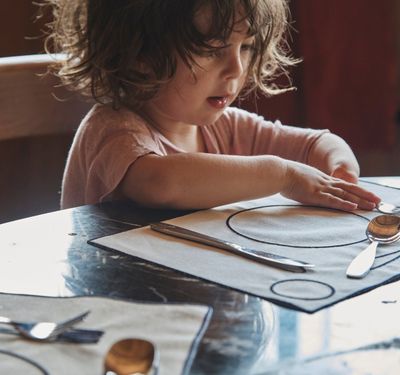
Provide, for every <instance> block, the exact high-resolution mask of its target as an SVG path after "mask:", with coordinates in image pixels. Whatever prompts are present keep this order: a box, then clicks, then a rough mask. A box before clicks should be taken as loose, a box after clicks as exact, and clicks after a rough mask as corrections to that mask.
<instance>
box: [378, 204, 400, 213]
mask: <svg viewBox="0 0 400 375" xmlns="http://www.w3.org/2000/svg"><path fill="white" fill-rule="evenodd" d="M377 210H378V211H380V212H382V213H384V214H398V213H400V206H395V205H394V204H391V203H385V202H380V203H379V204H378V207H377Z"/></svg>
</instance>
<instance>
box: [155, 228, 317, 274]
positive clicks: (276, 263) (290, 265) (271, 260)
mask: <svg viewBox="0 0 400 375" xmlns="http://www.w3.org/2000/svg"><path fill="white" fill-rule="evenodd" d="M150 228H151V229H152V230H154V231H156V232H161V233H164V234H168V235H170V236H173V237H179V238H183V239H185V240H189V241H194V242H198V243H201V244H205V245H209V246H214V247H218V248H220V249H223V250H227V251H230V252H232V253H234V254H236V255H240V256H242V257H245V258H248V259H252V260H254V261H256V262H260V263H264V264H266V265H268V266H271V267H276V268H282V269H284V270H287V271H291V272H306V270H307V269H309V268H313V267H315V265H314V264H310V263H306V262H302V261H300V260H295V259H290V258H286V257H283V256H280V255H276V254H270V253H266V252H265V251H260V250H254V249H249V248H246V247H244V246H241V245H238V244H235V243H232V242H228V241H224V240H220V239H218V238H215V237H211V236H207V235H205V234H202V233H198V232H195V231H192V230H189V229H186V228H182V227H179V226H177V225H171V224H167V223H152V224H150Z"/></svg>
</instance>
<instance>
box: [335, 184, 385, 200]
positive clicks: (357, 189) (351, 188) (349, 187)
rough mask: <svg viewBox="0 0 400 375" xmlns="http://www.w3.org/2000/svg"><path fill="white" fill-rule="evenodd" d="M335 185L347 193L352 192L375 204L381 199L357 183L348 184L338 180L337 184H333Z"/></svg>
mask: <svg viewBox="0 0 400 375" xmlns="http://www.w3.org/2000/svg"><path fill="white" fill-rule="evenodd" d="M335 186H336V187H338V188H341V189H343V190H345V191H347V192H349V193H352V194H354V195H356V196H358V197H360V198H362V199H363V200H365V201H369V202H373V203H375V204H378V203H379V202H380V201H381V198H379V197H378V196H377V195H376V194H374V193H373V192H371V191H369V190H365V189H364V188H362V187H361V186H359V185H355V184H349V183H346V182H344V181H343V182H338V183H337V184H335Z"/></svg>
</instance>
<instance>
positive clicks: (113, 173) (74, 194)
mask: <svg viewBox="0 0 400 375" xmlns="http://www.w3.org/2000/svg"><path fill="white" fill-rule="evenodd" d="M149 153H155V154H160V155H162V154H165V150H164V149H163V146H162V144H161V143H160V142H159V140H158V139H157V137H156V136H155V134H153V133H152V131H151V129H150V128H149V127H148V126H147V124H146V123H145V122H144V121H143V120H142V119H141V118H140V117H138V116H137V115H135V114H133V113H132V112H129V111H127V110H119V111H115V110H113V109H112V108H109V107H101V106H98V107H95V108H94V109H93V110H92V112H91V113H89V114H88V116H87V117H86V118H85V119H84V120H83V121H82V124H81V125H80V127H79V129H78V132H77V134H76V136H75V139H74V141H73V144H72V147H71V150H70V153H69V156H68V160H67V165H66V168H65V171H64V178H63V185H62V196H61V206H62V207H63V208H67V207H74V206H78V205H83V204H94V203H98V202H101V201H104V200H109V199H112V198H113V194H114V192H115V189H116V188H117V187H118V185H119V184H120V182H121V180H122V179H123V177H124V176H125V173H126V171H127V170H128V168H129V166H130V165H131V164H132V163H134V162H135V161H136V160H137V159H138V158H140V157H141V156H144V155H146V154H149Z"/></svg>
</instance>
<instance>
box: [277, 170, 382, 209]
mask: <svg viewBox="0 0 400 375" xmlns="http://www.w3.org/2000/svg"><path fill="white" fill-rule="evenodd" d="M341 172H342V171H341ZM337 175H340V173H337ZM351 177H352V176H345V178H350V179H351ZM287 178H288V184H287V188H286V189H284V190H283V191H282V192H281V193H282V195H283V196H285V197H287V198H290V199H294V200H296V201H298V202H301V203H304V204H314V205H319V206H327V207H332V208H337V209H341V210H346V211H352V210H355V209H357V208H359V209H363V210H372V209H374V208H375V207H376V205H377V204H378V203H379V202H380V198H379V197H377V196H376V195H375V194H373V193H371V192H369V191H368V190H365V189H364V188H362V187H361V186H358V185H356V184H354V183H351V182H348V181H345V180H344V179H339V178H337V177H334V176H329V175H327V174H325V173H323V172H321V171H320V170H318V169H316V168H314V167H310V166H308V165H305V164H301V163H296V162H289V163H288V172H287Z"/></svg>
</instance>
